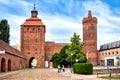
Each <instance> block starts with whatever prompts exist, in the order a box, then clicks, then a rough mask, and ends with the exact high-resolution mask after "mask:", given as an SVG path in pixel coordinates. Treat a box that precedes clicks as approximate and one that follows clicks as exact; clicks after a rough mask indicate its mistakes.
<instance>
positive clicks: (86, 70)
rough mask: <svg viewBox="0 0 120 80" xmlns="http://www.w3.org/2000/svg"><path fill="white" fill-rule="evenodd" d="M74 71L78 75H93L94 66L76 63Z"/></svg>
mask: <svg viewBox="0 0 120 80" xmlns="http://www.w3.org/2000/svg"><path fill="white" fill-rule="evenodd" d="M73 71H74V73H78V74H92V73H93V65H92V64H91V63H75V64H74V65H73Z"/></svg>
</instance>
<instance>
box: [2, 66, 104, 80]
mask: <svg viewBox="0 0 120 80" xmlns="http://www.w3.org/2000/svg"><path fill="white" fill-rule="evenodd" d="M96 77H97V76H96V75H78V74H74V73H71V72H70V71H68V70H66V71H65V72H61V73H57V69H40V68H36V69H23V70H17V71H11V72H5V73H0V80H105V79H100V78H96Z"/></svg>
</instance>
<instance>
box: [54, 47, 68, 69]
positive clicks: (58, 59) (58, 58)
mask: <svg viewBox="0 0 120 80" xmlns="http://www.w3.org/2000/svg"><path fill="white" fill-rule="evenodd" d="M68 48H69V46H68V45H66V46H64V47H63V48H62V49H61V51H60V53H55V54H54V55H53V56H52V60H53V64H54V67H57V66H58V64H59V65H64V66H67V65H68V62H67V61H66V58H67V54H66V50H67V49H68Z"/></svg>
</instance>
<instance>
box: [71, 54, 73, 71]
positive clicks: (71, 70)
mask: <svg viewBox="0 0 120 80" xmlns="http://www.w3.org/2000/svg"><path fill="white" fill-rule="evenodd" d="M72 55H73V53H71V73H72Z"/></svg>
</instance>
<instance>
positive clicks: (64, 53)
mask: <svg viewBox="0 0 120 80" xmlns="http://www.w3.org/2000/svg"><path fill="white" fill-rule="evenodd" d="M70 41H71V44H70V45H66V46H64V47H63V48H62V49H61V51H60V52H59V53H55V54H54V55H53V56H52V60H53V64H54V67H57V65H58V64H59V65H65V66H68V65H70V64H71V58H72V63H75V62H76V59H77V60H78V62H80V63H84V62H86V60H87V59H86V56H85V54H84V53H83V51H82V47H83V45H84V43H83V42H81V39H80V36H79V35H77V34H76V33H74V34H73V37H71V39H70ZM71 54H72V55H71Z"/></svg>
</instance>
